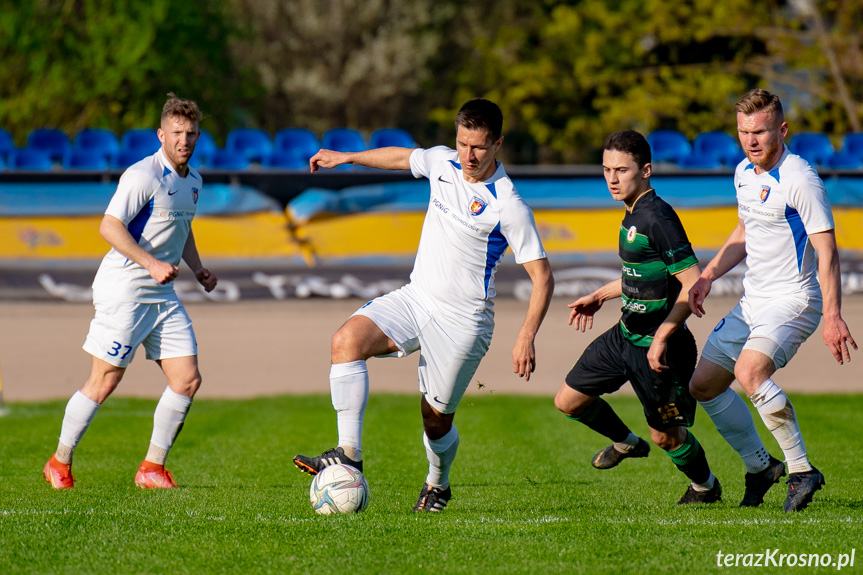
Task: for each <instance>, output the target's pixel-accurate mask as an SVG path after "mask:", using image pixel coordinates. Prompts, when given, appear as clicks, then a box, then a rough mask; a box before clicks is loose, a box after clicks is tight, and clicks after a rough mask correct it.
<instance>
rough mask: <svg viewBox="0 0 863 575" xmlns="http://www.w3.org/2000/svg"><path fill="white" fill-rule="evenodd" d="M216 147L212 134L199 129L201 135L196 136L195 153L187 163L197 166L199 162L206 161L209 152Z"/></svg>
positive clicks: (213, 150)
mask: <svg viewBox="0 0 863 575" xmlns="http://www.w3.org/2000/svg"><path fill="white" fill-rule="evenodd" d="M217 149H218V146H217V145H216V140H214V139H213V135H212V134H210V132H208V131H207V130H201V135H200V136H198V143H196V144H195V153H194V155H193V156H192V160H190V161H189V163H190V164H191V165H192V166H194V167H196V168H197V167H198V166H200V165H201V164H204V163H206V161H207V158H208V157H210V154H212V153H213V152H215V151H216V150H217Z"/></svg>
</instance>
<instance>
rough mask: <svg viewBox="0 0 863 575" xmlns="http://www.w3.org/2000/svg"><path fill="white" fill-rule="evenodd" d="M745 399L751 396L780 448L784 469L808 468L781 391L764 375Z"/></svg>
mask: <svg viewBox="0 0 863 575" xmlns="http://www.w3.org/2000/svg"><path fill="white" fill-rule="evenodd" d="M749 399H750V400H752V405H754V406H755V408H756V409H757V410H758V413H759V414H760V415H761V419H763V420H764V424H765V425H766V426H767V429H769V430H770V433H772V434H773V437H775V438H776V442H777V443H779V447H781V448H782V452H783V453H784V454H785V461H786V463H788V473H800V472H801V471H810V470H811V469H812V465H811V464H810V463H809V458H808V457H807V456H806V446H805V445H803V435H801V433H800V426H799V425H797V415H796V414H795V413H794V406H792V405H791V401H790V400H789V399H788V396H787V395H785V392H784V391H782V389H781V388H780V387H779V386H778V385H776V384H775V383H774V382H773V380H772V379H770V378H768V379H766V380H765V381H764V383H762V384H761V385H759V386H758V389H756V390H755V393H753V394H752V395H750V396H749Z"/></svg>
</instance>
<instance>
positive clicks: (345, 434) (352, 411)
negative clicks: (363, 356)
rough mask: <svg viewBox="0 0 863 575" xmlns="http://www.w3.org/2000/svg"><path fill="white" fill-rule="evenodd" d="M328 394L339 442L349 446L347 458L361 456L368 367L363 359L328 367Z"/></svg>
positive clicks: (356, 458)
mask: <svg viewBox="0 0 863 575" xmlns="http://www.w3.org/2000/svg"><path fill="white" fill-rule="evenodd" d="M330 396H331V397H332V400H333V409H335V410H336V420H337V421H338V427H339V445H340V446H341V447H345V448H352V449H353V450H354V453H353V455H351V454H350V453H348V449H345V455H347V456H348V457H350V458H351V459H355V460H361V459H362V435H363V415H364V414H365V412H366V404H367V403H368V401H369V370H368V367H367V366H366V362H365V361H364V360H357V361H349V362H347V363H334V364H333V365H332V367H330Z"/></svg>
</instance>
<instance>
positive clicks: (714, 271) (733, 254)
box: [689, 218, 746, 317]
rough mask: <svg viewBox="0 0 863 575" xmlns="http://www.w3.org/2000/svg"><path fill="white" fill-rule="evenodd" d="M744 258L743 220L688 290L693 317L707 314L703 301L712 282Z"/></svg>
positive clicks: (744, 229) (744, 230)
mask: <svg viewBox="0 0 863 575" xmlns="http://www.w3.org/2000/svg"><path fill="white" fill-rule="evenodd" d="M745 257H746V228H744V226H743V220H741V219H740V218H738V219H737V227H736V228H734V231H732V232H731V235H730V236H728V239H727V240H725V243H724V244H723V245H722V248H720V250H719V253H717V254H716V255H715V256H714V257H713V259H712V260H710V263H709V264H707V267H706V268H704V271H703V272H701V277H700V278H698V280H697V281H696V282H695V284H694V285H693V286H692V287H691V288H690V289H689V309H690V310H692V313H694V314H695V317H701V316H703V315H704V314H706V313H707V312H706V311H704V300H705V299H706V298H707V294H709V293H710V288H711V286H712V285H713V282H714V280H716V279H718V278H721V277H722V276H724V275H725V274H727V273H728V272H729V271H730V270H732V269H734V266H736V265H737V264H739V263H740V262H742V261H743V259H744V258H745Z"/></svg>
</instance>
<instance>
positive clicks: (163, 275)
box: [99, 214, 180, 284]
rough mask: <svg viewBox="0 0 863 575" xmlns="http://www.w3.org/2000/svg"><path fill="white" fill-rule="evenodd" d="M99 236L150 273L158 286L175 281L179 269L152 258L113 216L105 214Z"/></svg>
mask: <svg viewBox="0 0 863 575" xmlns="http://www.w3.org/2000/svg"><path fill="white" fill-rule="evenodd" d="M99 234H100V235H101V236H102V237H103V238H105V241H106V242H108V243H109V244H111V247H112V248H114V249H115V250H117V251H118V252H120V253H121V254H123V255H124V256H125V257H126V258H128V259H130V260H132V261H133V262H135V263H136V264H138V265H140V266H141V267H143V268H144V269H145V270H147V271H148V272H150V277H152V278H153V279H154V280H156V281H157V282H159V283H160V284H166V283H169V282H172V281H174V279H176V277H177V274H178V273H179V271H180V269H179V268H178V267H177V266H175V265H173V264H171V263H168V262H163V261H161V260H158V259H156V258H154V257H153V256H152V255H151V254H150V253H149V252H148V251H147V250H145V249H144V248H142V247H141V246H139V245H138V242H136V241H135V238H133V237H132V234H130V233H129V230H128V229H127V228H126V225H125V224H124V223H123V222H121V221H120V220H118V219H117V218H115V217H114V216H110V215H107V214H105V216H104V217H103V218H102V223H101V224H100V225H99Z"/></svg>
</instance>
